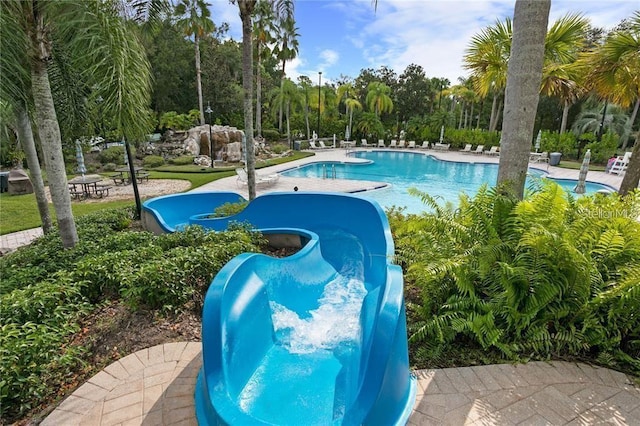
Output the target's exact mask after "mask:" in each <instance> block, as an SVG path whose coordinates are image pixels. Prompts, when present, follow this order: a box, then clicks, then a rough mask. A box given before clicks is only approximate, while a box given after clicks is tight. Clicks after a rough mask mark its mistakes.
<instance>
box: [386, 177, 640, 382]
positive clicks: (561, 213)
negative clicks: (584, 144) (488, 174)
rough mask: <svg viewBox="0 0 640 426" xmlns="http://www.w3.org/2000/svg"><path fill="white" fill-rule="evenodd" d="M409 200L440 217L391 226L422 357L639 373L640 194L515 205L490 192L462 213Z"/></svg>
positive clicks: (549, 195) (550, 188)
mask: <svg viewBox="0 0 640 426" xmlns="http://www.w3.org/2000/svg"><path fill="white" fill-rule="evenodd" d="M414 193H415V194H416V195H418V196H420V197H421V198H422V199H423V200H424V201H425V203H426V204H427V205H428V206H430V207H431V208H432V209H433V210H434V213H433V214H424V215H422V216H410V217H408V218H407V217H405V216H404V215H402V214H401V213H399V212H397V211H395V212H391V214H390V221H391V225H392V230H393V232H394V236H395V241H396V247H397V253H398V258H399V260H400V262H401V263H402V264H403V266H404V268H405V270H406V278H407V282H408V283H410V284H408V285H409V286H411V287H413V288H414V289H415V291H416V292H417V294H418V295H419V296H417V297H415V298H413V299H412V302H411V303H408V312H409V316H410V318H412V321H410V327H409V333H410V342H411V343H412V345H413V346H414V348H416V347H417V348H419V349H415V353H420V354H421V356H422V357H424V358H425V359H430V357H437V356H439V355H438V354H441V353H442V352H443V351H445V352H446V350H447V348H451V347H453V346H455V345H456V344H457V345H463V346H464V347H465V348H468V347H477V348H479V349H480V350H483V351H490V352H491V351H493V352H496V353H499V354H501V356H503V357H506V358H508V359H512V360H518V359H527V358H529V357H536V358H540V359H546V358H549V357H551V356H552V355H557V356H563V357H567V356H575V357H585V356H587V357H591V358H592V359H598V360H601V361H603V362H605V361H606V363H607V364H608V365H610V366H618V367H622V368H626V369H630V370H631V371H634V372H636V374H637V373H638V372H640V362H639V361H638V359H639V355H640V315H638V314H637V313H638V312H640V285H638V283H639V282H640V279H639V278H640V267H639V266H638V265H640V223H639V222H637V220H636V218H637V217H638V216H639V215H640V193H635V194H634V195H632V196H629V197H627V198H626V199H620V198H618V196H617V195H610V196H602V195H600V194H598V195H596V196H593V197H582V198H580V199H579V200H575V199H573V198H571V197H569V196H568V195H567V193H566V192H565V191H564V190H563V189H562V188H560V187H559V186H558V185H556V184H555V183H552V182H548V183H546V184H545V185H544V186H543V188H542V189H541V190H540V191H539V192H536V193H533V194H532V195H530V196H529V198H527V199H526V200H524V201H517V200H514V199H511V198H508V197H506V196H504V195H501V193H500V191H497V190H495V189H493V190H488V189H487V188H484V189H481V190H480V191H479V192H478V193H477V195H476V196H475V197H474V198H469V197H467V196H461V199H460V207H459V209H458V210H455V211H454V210H453V209H450V208H443V207H440V206H438V204H437V203H436V202H435V201H434V199H433V198H431V197H430V196H428V195H427V194H424V193H419V192H417V191H414ZM423 361H424V359H423Z"/></svg>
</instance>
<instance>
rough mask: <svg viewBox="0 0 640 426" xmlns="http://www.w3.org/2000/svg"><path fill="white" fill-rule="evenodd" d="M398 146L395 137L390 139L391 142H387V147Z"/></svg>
mask: <svg viewBox="0 0 640 426" xmlns="http://www.w3.org/2000/svg"><path fill="white" fill-rule="evenodd" d="M397 147H398V141H396V140H395V139H391V143H390V144H389V148H397Z"/></svg>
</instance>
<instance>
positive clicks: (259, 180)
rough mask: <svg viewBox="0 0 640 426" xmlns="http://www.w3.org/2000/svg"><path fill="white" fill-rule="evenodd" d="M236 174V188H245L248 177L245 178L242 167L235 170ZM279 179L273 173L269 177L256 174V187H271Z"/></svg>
mask: <svg viewBox="0 0 640 426" xmlns="http://www.w3.org/2000/svg"><path fill="white" fill-rule="evenodd" d="M236 174H237V175H238V178H237V179H236V184H237V185H238V187H242V186H247V185H248V184H249V177H248V176H247V171H246V170H245V169H243V168H242V167H238V168H237V169H236ZM278 179H280V175H279V174H277V173H273V174H270V175H260V174H258V173H256V186H258V185H273V184H274V183H276V182H277V181H278Z"/></svg>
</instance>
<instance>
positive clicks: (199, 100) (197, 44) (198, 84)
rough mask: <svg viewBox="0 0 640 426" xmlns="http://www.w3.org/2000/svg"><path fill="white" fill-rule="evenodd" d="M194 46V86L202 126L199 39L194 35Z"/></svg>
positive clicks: (202, 109)
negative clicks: (195, 85)
mask: <svg viewBox="0 0 640 426" xmlns="http://www.w3.org/2000/svg"><path fill="white" fill-rule="evenodd" d="M195 45H196V84H197V86H198V87H197V88H198V111H200V125H201V126H204V107H203V102H202V71H201V70H200V38H199V37H198V34H196V35H195Z"/></svg>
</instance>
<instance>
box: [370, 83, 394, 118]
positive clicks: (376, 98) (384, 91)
mask: <svg viewBox="0 0 640 426" xmlns="http://www.w3.org/2000/svg"><path fill="white" fill-rule="evenodd" d="M390 95H391V88H390V87H389V86H387V85H386V84H384V83H381V82H379V81H373V82H371V83H369V85H368V86H367V98H366V102H367V106H368V107H369V109H370V110H371V111H373V112H374V113H375V114H376V116H377V117H379V116H380V114H382V113H384V112H391V111H393V100H391V96H390Z"/></svg>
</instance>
